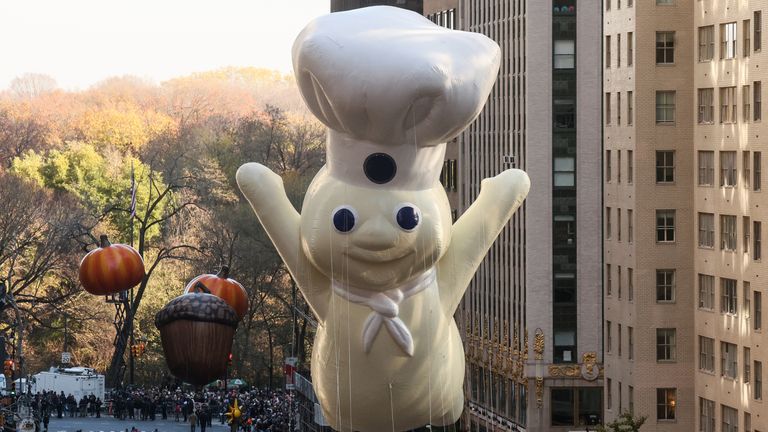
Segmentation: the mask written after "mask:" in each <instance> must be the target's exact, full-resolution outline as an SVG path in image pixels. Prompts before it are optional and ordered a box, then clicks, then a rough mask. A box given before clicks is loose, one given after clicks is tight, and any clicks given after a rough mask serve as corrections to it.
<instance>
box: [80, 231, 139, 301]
mask: <svg viewBox="0 0 768 432" xmlns="http://www.w3.org/2000/svg"><path fill="white" fill-rule="evenodd" d="M99 246H100V247H99V248H96V249H94V250H92V251H90V252H88V254H87V255H86V256H85V257H84V258H83V260H82V261H80V284H82V285H83V288H85V290H86V291H88V292H89V293H91V294H94V295H108V294H114V293H118V292H120V291H125V290H127V289H130V288H132V287H134V286H136V285H137V284H138V283H139V282H141V280H142V279H143V278H144V260H143V259H142V258H141V255H139V253H138V252H136V249H134V248H132V247H130V246H128V245H124V244H111V243H110V242H109V238H108V237H107V236H106V235H102V236H101V238H100V239H99Z"/></svg>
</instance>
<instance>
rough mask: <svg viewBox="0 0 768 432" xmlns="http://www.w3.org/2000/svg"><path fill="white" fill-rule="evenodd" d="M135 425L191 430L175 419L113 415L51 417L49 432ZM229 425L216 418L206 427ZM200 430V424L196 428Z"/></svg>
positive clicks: (150, 430)
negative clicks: (132, 417)
mask: <svg viewBox="0 0 768 432" xmlns="http://www.w3.org/2000/svg"><path fill="white" fill-rule="evenodd" d="M133 426H136V428H137V429H138V430H139V431H140V432H154V431H155V430H157V432H189V424H187V423H181V422H175V421H173V420H155V421H141V420H138V421H133V420H115V419H113V418H112V417H102V418H92V417H88V418H62V419H57V418H51V423H50V424H49V425H48V431H49V432H77V431H82V432H125V431H130V430H131V428H132V427H133ZM228 430H229V427H228V426H227V425H222V424H220V423H219V422H218V420H215V421H214V422H213V427H209V428H206V431H211V432H223V431H228ZM196 431H197V432H200V426H198V427H197V428H196Z"/></svg>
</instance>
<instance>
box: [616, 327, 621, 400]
mask: <svg viewBox="0 0 768 432" xmlns="http://www.w3.org/2000/svg"><path fill="white" fill-rule="evenodd" d="M616 335H617V336H618V337H619V340H618V342H619V344H618V356H619V357H621V324H616ZM619 395H621V383H619ZM619 407H621V398H619ZM619 411H621V409H619Z"/></svg>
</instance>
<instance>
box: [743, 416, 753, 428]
mask: <svg viewBox="0 0 768 432" xmlns="http://www.w3.org/2000/svg"><path fill="white" fill-rule="evenodd" d="M744 432H752V414H750V413H748V412H745V413H744Z"/></svg>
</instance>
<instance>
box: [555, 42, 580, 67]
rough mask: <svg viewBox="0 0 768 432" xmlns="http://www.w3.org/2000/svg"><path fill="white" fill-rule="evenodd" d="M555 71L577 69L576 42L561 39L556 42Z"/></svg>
mask: <svg viewBox="0 0 768 432" xmlns="http://www.w3.org/2000/svg"><path fill="white" fill-rule="evenodd" d="M554 45H555V46H554V51H555V61H554V67H555V69H573V68H574V67H576V41H574V40H568V39H560V40H555V41H554Z"/></svg>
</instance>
